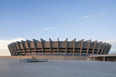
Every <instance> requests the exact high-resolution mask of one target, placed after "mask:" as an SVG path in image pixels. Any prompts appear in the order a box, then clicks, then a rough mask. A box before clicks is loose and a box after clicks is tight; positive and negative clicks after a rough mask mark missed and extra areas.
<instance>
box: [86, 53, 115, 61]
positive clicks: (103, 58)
mask: <svg viewBox="0 0 116 77" xmlns="http://www.w3.org/2000/svg"><path fill="white" fill-rule="evenodd" d="M88 59H89V60H94V61H114V62H116V54H109V55H90V56H89V58H88Z"/></svg>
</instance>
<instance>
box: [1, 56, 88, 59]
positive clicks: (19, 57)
mask: <svg viewBox="0 0 116 77" xmlns="http://www.w3.org/2000/svg"><path fill="white" fill-rule="evenodd" d="M24 58H32V56H0V59H8V60H9V59H11V60H13V59H14V60H16V59H24ZM36 58H38V59H48V60H87V59H88V57H87V56H36Z"/></svg>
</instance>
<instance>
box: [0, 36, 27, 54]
mask: <svg viewBox="0 0 116 77" xmlns="http://www.w3.org/2000/svg"><path fill="white" fill-rule="evenodd" d="M21 40H25V39H23V38H16V39H11V40H0V56H4V55H10V53H9V50H8V47H7V46H8V44H10V43H12V42H16V41H21Z"/></svg>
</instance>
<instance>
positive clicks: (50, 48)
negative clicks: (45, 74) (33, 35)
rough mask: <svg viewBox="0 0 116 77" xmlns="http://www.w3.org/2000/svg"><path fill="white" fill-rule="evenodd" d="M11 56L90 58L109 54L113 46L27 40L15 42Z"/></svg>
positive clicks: (88, 42) (89, 42) (94, 42)
mask: <svg viewBox="0 0 116 77" xmlns="http://www.w3.org/2000/svg"><path fill="white" fill-rule="evenodd" d="M8 48H9V51H10V53H11V56H27V55H46V56H52V55H54V56H89V55H93V54H96V55H97V54H108V53H109V51H110V48H111V44H109V43H106V42H97V41H91V40H88V41H84V39H82V40H79V41H76V39H74V40H72V41H68V39H66V40H65V41H59V39H58V40H57V41H52V40H51V39H49V41H45V40H43V39H40V41H38V40H35V39H33V41H30V40H26V41H20V42H18V41H17V42H13V43H11V44H9V45H8Z"/></svg>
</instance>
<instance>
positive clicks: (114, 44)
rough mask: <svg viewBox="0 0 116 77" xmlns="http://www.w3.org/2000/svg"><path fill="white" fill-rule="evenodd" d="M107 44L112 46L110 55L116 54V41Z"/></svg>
mask: <svg viewBox="0 0 116 77" xmlns="http://www.w3.org/2000/svg"><path fill="white" fill-rule="evenodd" d="M107 42H109V43H110V44H111V45H112V47H111V50H110V53H115V54H116V40H111V41H107Z"/></svg>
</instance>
